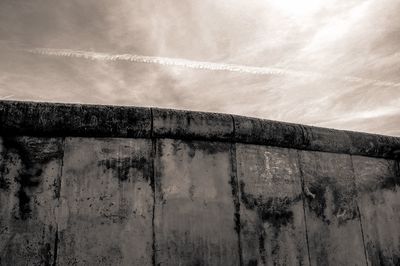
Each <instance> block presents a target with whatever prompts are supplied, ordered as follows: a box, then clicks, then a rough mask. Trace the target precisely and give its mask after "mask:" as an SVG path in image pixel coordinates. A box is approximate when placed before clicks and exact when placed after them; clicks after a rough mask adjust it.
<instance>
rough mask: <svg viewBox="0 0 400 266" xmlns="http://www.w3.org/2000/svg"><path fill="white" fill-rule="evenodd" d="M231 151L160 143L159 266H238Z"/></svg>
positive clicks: (206, 144) (194, 144) (225, 147)
mask: <svg viewBox="0 0 400 266" xmlns="http://www.w3.org/2000/svg"><path fill="white" fill-rule="evenodd" d="M230 147H231V144H228V143H217V142H201V141H193V142H184V141H180V140H171V139H164V140H159V141H158V143H157V156H156V163H155V164H156V175H155V176H156V179H155V181H156V205H155V221H154V223H155V224H154V225H155V235H156V243H155V245H156V265H239V250H238V246H239V241H238V234H237V232H236V231H235V220H234V216H235V205H234V199H233V196H232V193H233V191H232V186H231V178H232V175H233V173H232V165H231V155H230Z"/></svg>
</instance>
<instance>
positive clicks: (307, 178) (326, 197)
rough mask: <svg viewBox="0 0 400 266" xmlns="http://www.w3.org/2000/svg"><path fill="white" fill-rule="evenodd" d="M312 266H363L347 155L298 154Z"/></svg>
mask: <svg viewBox="0 0 400 266" xmlns="http://www.w3.org/2000/svg"><path fill="white" fill-rule="evenodd" d="M299 155H300V171H301V176H302V179H303V191H304V195H305V199H306V200H305V204H304V205H305V206H304V207H305V215H306V220H307V232H308V245H309V252H310V261H311V264H312V265H366V258H365V250H364V243H363V233H362V226H361V221H360V216H359V212H358V208H357V203H356V195H357V190H356V186H355V182H354V171H353V168H352V161H351V157H350V155H347V154H333V153H323V152H308V151H300V152H299Z"/></svg>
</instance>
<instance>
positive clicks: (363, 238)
mask: <svg viewBox="0 0 400 266" xmlns="http://www.w3.org/2000/svg"><path fill="white" fill-rule="evenodd" d="M350 163H351V171H352V173H353V183H354V188H355V190H356V198H355V203H356V207H357V212H358V219H359V221H360V230H361V237H362V241H363V248H364V256H365V264H366V265H367V266H368V265H369V264H368V255H367V249H366V246H365V237H364V227H363V224H362V220H361V219H362V218H361V211H360V207H359V206H358V191H357V184H356V171H355V170H354V163H353V156H352V155H351V154H350Z"/></svg>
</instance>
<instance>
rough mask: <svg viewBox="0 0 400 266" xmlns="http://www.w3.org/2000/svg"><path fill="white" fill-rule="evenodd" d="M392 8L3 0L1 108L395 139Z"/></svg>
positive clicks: (397, 7) (399, 97)
mask: <svg viewBox="0 0 400 266" xmlns="http://www.w3.org/2000/svg"><path fill="white" fill-rule="evenodd" d="M399 14H400V1H399V0H303V1H298V0H218V1H215V0H190V1H183V0H113V1H110V0H85V1H82V0H68V1H61V0H60V1H56V0H36V1H29V0H25V1H21V0H0V99H11V100H34V101H51V102H81V103H98V104H116V105H134V106H157V107H167V108H177V109H190V110H200V111H213V112H223V113H233V114H240V115H246V116H255V117H260V118H266V119H273V120H281V121H287V122H295V123H303V124H309V125H315V126H322V127H333V128H338V129H349V130H357V131H366V132H371V133H380V134H387V135H394V136H400V16H399Z"/></svg>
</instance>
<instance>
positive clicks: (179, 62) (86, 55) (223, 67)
mask: <svg viewBox="0 0 400 266" xmlns="http://www.w3.org/2000/svg"><path fill="white" fill-rule="evenodd" d="M21 50H22V51H24V52H28V53H33V54H38V55H47V56H60V57H75V58H83V59H88V60H101V61H131V62H135V63H146V64H157V65H164V66H177V67H184V68H190V69H200V70H210V71H228V72H239V73H244V74H252V75H288V76H292V77H306V78H307V77H308V78H319V79H337V80H342V81H346V82H354V83H361V84H369V85H377V86H386V87H400V83H395V82H390V81H382V80H376V79H365V78H359V77H353V76H344V77H336V76H331V75H326V74H321V73H317V72H308V71H295V70H289V69H283V68H273V67H255V66H246V65H237V64H226V63H215V62H205V61H193V60H188V59H183V58H170V57H158V56H144V55H137V54H109V53H99V52H92V51H83V50H72V49H52V48H32V49H21Z"/></svg>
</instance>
